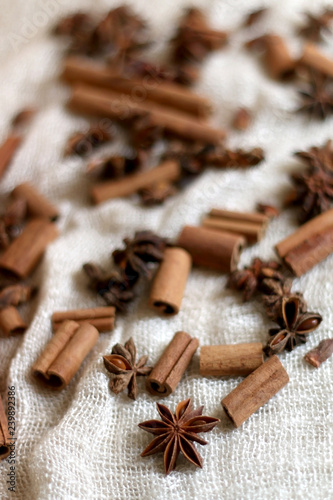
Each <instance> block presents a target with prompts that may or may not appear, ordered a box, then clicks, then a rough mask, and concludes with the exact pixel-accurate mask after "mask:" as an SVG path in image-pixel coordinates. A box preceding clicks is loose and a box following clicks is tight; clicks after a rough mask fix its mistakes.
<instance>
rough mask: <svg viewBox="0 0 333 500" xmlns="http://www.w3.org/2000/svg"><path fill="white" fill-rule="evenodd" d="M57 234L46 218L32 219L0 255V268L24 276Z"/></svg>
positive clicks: (32, 268)
mask: <svg viewBox="0 0 333 500" xmlns="http://www.w3.org/2000/svg"><path fill="white" fill-rule="evenodd" d="M57 236H58V230H57V228H56V226H55V225H54V224H53V223H52V222H49V221H47V220H46V219H41V218H39V219H33V220H31V221H30V222H28V223H27V225H26V227H25V229H24V231H23V232H22V234H21V235H20V236H19V237H18V238H16V239H15V240H14V241H13V242H12V243H11V245H10V246H9V247H8V248H7V249H6V250H5V252H4V253H3V254H2V255H1V256H0V269H1V270H4V271H9V272H11V273H13V274H14V275H16V276H18V277H20V278H26V277H27V276H28V275H29V274H30V273H31V272H32V271H33V270H34V268H35V267H36V265H37V264H38V262H39V260H40V259H41V257H42V255H43V253H44V251H45V249H46V247H47V245H48V244H49V243H51V241H53V240H54V239H55V238H57Z"/></svg>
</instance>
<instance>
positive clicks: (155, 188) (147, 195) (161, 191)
mask: <svg viewBox="0 0 333 500" xmlns="http://www.w3.org/2000/svg"><path fill="white" fill-rule="evenodd" d="M176 193H177V188H176V186H174V185H173V184H171V182H169V181H160V182H155V184H151V185H150V186H147V187H146V188H144V189H141V191H139V194H140V196H141V200H142V203H143V204H144V205H147V206H153V205H160V204H161V203H164V201H165V200H167V199H168V198H170V197H171V196H174V195H175V194H176Z"/></svg>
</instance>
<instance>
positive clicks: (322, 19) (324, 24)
mask: <svg viewBox="0 0 333 500" xmlns="http://www.w3.org/2000/svg"><path fill="white" fill-rule="evenodd" d="M305 15H306V22H305V24H304V26H302V27H301V29H300V30H299V34H300V35H301V36H303V37H304V38H307V39H308V40H311V41H313V42H319V41H320V40H321V38H323V35H324V34H325V33H327V34H330V32H331V29H330V25H331V23H332V19H333V10H330V9H325V10H324V11H323V12H322V13H321V14H319V15H317V16H314V15H313V14H310V13H309V12H306V14H305Z"/></svg>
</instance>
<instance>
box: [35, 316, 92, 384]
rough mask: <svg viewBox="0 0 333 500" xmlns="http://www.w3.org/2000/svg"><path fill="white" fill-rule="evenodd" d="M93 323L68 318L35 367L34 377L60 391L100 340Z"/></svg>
mask: <svg viewBox="0 0 333 500" xmlns="http://www.w3.org/2000/svg"><path fill="white" fill-rule="evenodd" d="M98 336H99V334H98V331H97V330H96V328H95V327H94V326H92V325H90V324H88V323H87V324H84V325H79V324H77V323H76V322H74V321H65V322H64V323H63V324H62V325H61V328H59V329H58V331H57V333H55V335H54V336H53V337H52V339H51V340H50V342H49V343H48V344H47V346H46V348H45V350H44V351H43V352H42V354H41V355H40V357H39V358H38V359H37V361H36V363H35V364H34V366H33V368H32V373H33V376H34V377H35V378H36V379H37V380H38V381H40V382H42V383H43V384H44V385H46V386H47V387H49V388H51V389H58V390H61V389H63V388H64V387H66V386H67V385H68V384H69V382H70V381H71V380H72V378H73V377H74V375H75V374H76V372H77V371H78V369H79V368H80V366H81V364H82V362H83V360H84V359H85V357H86V356H87V355H88V353H89V352H90V351H91V349H92V348H93V347H94V345H95V344H96V342H97V340H98Z"/></svg>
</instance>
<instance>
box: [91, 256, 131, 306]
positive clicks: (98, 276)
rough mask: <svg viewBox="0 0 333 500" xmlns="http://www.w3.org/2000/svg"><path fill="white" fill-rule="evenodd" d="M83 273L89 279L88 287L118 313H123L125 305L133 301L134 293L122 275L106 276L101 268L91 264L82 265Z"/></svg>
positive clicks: (112, 274)
mask: <svg viewBox="0 0 333 500" xmlns="http://www.w3.org/2000/svg"><path fill="white" fill-rule="evenodd" d="M83 271H84V272H85V273H86V275H87V276H88V278H89V281H90V283H89V287H90V288H91V289H92V290H94V291H96V292H97V293H98V295H100V296H101V297H103V299H104V300H105V302H106V303H107V304H108V305H109V306H114V307H115V308H116V309H117V310H118V311H124V310H125V309H126V307H127V304H128V303H129V302H131V301H132V300H133V299H134V293H133V292H132V290H131V289H130V284H129V282H128V280H127V277H126V276H125V275H124V274H122V273H117V272H113V273H111V274H109V275H107V274H106V273H105V271H104V270H103V269H102V268H100V267H99V266H97V265H96V264H93V263H92V262H88V263H86V264H84V265H83Z"/></svg>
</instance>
